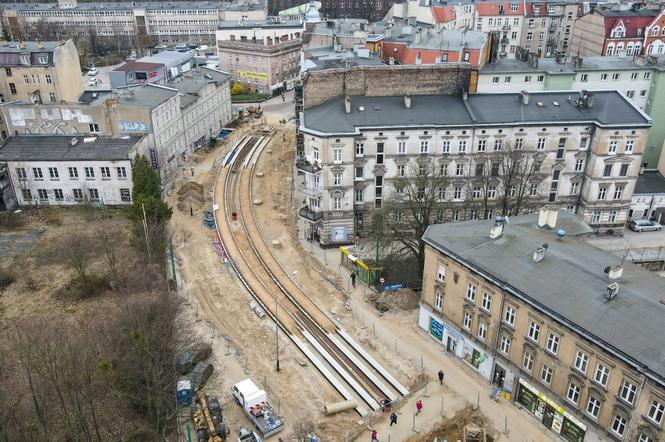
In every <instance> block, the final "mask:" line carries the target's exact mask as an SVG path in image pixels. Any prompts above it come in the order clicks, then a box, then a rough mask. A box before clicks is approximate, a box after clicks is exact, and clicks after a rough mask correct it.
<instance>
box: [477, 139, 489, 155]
mask: <svg viewBox="0 0 665 442" xmlns="http://www.w3.org/2000/svg"><path fill="white" fill-rule="evenodd" d="M486 146H487V140H478V152H485V147H486Z"/></svg>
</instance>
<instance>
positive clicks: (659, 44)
mask: <svg viewBox="0 0 665 442" xmlns="http://www.w3.org/2000/svg"><path fill="white" fill-rule="evenodd" d="M642 47H643V48H644V53H645V54H649V55H661V54H663V53H665V9H663V10H661V11H660V12H659V13H658V15H656V16H655V17H654V19H653V20H651V22H649V24H648V25H647V26H646V29H645V30H644V44H643V46H642Z"/></svg>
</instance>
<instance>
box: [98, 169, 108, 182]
mask: <svg viewBox="0 0 665 442" xmlns="http://www.w3.org/2000/svg"><path fill="white" fill-rule="evenodd" d="M99 169H100V170H101V172H102V179H103V180H110V179H111V169H110V168H109V167H100V168H99Z"/></svg>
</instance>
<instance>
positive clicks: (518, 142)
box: [515, 138, 524, 150]
mask: <svg viewBox="0 0 665 442" xmlns="http://www.w3.org/2000/svg"><path fill="white" fill-rule="evenodd" d="M522 149H524V138H515V150H522Z"/></svg>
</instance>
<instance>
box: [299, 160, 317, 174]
mask: <svg viewBox="0 0 665 442" xmlns="http://www.w3.org/2000/svg"><path fill="white" fill-rule="evenodd" d="M296 169H298V171H299V172H306V173H318V172H321V167H320V166H319V163H318V162H316V161H315V162H314V163H310V162H309V161H307V160H301V159H298V160H296Z"/></svg>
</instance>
